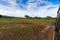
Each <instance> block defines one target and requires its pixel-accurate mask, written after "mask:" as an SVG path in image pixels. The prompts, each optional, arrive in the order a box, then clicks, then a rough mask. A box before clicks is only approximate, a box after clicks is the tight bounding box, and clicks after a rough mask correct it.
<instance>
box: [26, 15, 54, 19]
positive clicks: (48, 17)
mask: <svg viewBox="0 0 60 40" xmlns="http://www.w3.org/2000/svg"><path fill="white" fill-rule="evenodd" d="M25 18H28V19H41V18H42V17H37V16H35V17H30V16H28V15H25ZM45 18H46V19H50V18H53V17H51V16H47V17H45Z"/></svg>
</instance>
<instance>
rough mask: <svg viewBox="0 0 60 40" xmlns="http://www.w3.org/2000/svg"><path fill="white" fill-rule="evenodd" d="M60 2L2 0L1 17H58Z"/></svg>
mask: <svg viewBox="0 0 60 40" xmlns="http://www.w3.org/2000/svg"><path fill="white" fill-rule="evenodd" d="M59 6H60V0H0V15H5V16H14V17H24V16H25V15H29V16H31V17H34V16H38V17H46V16H51V17H56V16H57V11H58V8H59Z"/></svg>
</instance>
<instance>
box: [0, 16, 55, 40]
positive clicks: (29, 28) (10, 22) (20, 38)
mask: <svg viewBox="0 0 60 40" xmlns="http://www.w3.org/2000/svg"><path fill="white" fill-rule="evenodd" d="M26 17H27V18H28V16H26ZM27 18H26V19H20V18H1V19H0V40H42V39H46V40H52V37H53V36H52V35H53V34H52V33H53V32H52V28H51V29H49V30H48V31H47V34H46V37H44V38H42V39H37V37H38V35H39V34H40V32H41V31H42V30H43V29H44V28H45V27H46V25H47V24H51V23H53V22H54V21H55V19H40V20H39V19H37V17H36V19H27ZM38 38H40V36H39V37H38Z"/></svg>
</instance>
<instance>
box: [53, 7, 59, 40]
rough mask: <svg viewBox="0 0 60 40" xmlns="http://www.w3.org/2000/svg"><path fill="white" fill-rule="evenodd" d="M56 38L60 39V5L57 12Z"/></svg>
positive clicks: (55, 39)
mask: <svg viewBox="0 0 60 40" xmlns="http://www.w3.org/2000/svg"><path fill="white" fill-rule="evenodd" d="M54 40H60V7H59V9H58V12H57V18H56V24H55V38H54Z"/></svg>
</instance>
